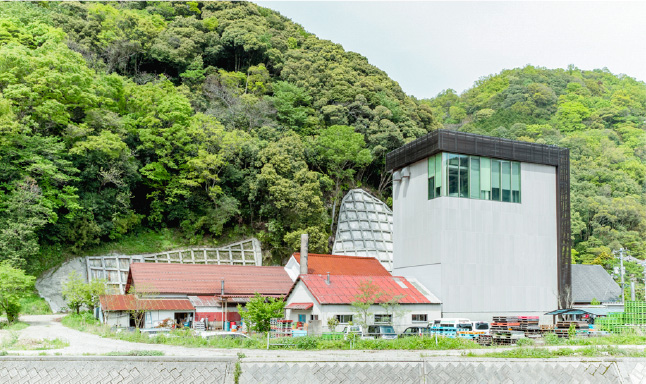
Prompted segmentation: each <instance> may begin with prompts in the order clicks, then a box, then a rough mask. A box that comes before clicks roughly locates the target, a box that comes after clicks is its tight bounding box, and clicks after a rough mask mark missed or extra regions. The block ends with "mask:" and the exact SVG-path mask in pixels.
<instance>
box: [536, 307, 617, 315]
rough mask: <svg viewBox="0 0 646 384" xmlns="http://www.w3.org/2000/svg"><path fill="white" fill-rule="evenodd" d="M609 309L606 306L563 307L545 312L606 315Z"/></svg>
mask: <svg viewBox="0 0 646 384" xmlns="http://www.w3.org/2000/svg"><path fill="white" fill-rule="evenodd" d="M608 313H610V311H609V310H608V308H565V309H557V310H555V311H552V312H547V313H546V315H550V316H556V315H593V316H608Z"/></svg>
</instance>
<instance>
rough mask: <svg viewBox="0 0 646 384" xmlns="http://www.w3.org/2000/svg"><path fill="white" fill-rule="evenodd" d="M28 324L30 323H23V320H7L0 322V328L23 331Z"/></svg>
mask: <svg viewBox="0 0 646 384" xmlns="http://www.w3.org/2000/svg"><path fill="white" fill-rule="evenodd" d="M28 326H29V324H27V323H23V322H22V321H16V322H13V323H7V322H6V321H2V322H0V329H1V330H3V331H22V330H23V329H25V328H27V327H28Z"/></svg>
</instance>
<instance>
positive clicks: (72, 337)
mask: <svg viewBox="0 0 646 384" xmlns="http://www.w3.org/2000/svg"><path fill="white" fill-rule="evenodd" d="M63 316H64V315H60V314H59V315H38V316H35V315H34V316H21V317H20V320H21V321H24V322H26V323H28V324H29V327H27V328H25V329H23V330H22V331H19V340H23V339H54V338H59V339H61V340H63V341H66V342H68V343H69V346H68V347H65V348H61V349H50V350H47V351H45V352H46V353H47V354H48V355H54V354H60V355H66V356H81V355H102V354H105V353H108V352H127V351H132V350H156V351H162V352H164V355H165V356H185V357H234V358H235V357H237V354H238V353H239V352H240V353H244V354H245V356H246V357H248V358H251V359H255V360H268V361H269V360H275V359H276V358H280V359H286V360H291V361H312V360H317V359H334V360H353V361H415V360H420V359H422V358H425V357H434V356H438V357H439V356H462V355H464V354H466V353H468V352H472V353H474V354H481V353H487V352H494V351H503V350H506V349H510V348H486V349H473V350H445V351H431V350H422V351H419V350H418V351H402V350H397V351H393V350H389V351H357V350H352V351H345V350H326V351H291V350H275V349H273V350H264V349H218V348H188V347H180V346H174V345H164V344H144V343H132V342H129V341H122V340H114V339H108V338H103V337H100V336H97V335H93V334H90V333H85V332H80V331H76V330H74V329H70V328H67V327H65V326H63V325H62V324H61V323H60V319H61V318H62V317H63ZM7 333H8V332H7V331H0V337H3V336H5V337H6V335H7ZM644 347H645V346H643V345H635V346H622V348H638V349H641V350H644ZM512 348H514V347H512ZM548 348H558V347H548ZM569 348H578V347H569ZM8 351H9V352H11V354H18V355H38V354H40V353H42V352H43V351H23V350H11V349H9V350H8Z"/></svg>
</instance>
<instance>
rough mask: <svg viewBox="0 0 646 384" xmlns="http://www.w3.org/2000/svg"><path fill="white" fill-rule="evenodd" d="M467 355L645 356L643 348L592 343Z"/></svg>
mask: <svg viewBox="0 0 646 384" xmlns="http://www.w3.org/2000/svg"><path fill="white" fill-rule="evenodd" d="M466 356H468V357H498V358H504V359H529V358H536V359H549V358H555V357H608V356H613V357H646V351H645V350H644V349H628V348H619V347H617V346H610V345H592V346H587V347H583V348H577V349H572V348H558V349H548V348H542V347H518V348H514V349H509V350H506V351H500V352H489V353H484V354H475V353H472V352H470V353H468V354H466Z"/></svg>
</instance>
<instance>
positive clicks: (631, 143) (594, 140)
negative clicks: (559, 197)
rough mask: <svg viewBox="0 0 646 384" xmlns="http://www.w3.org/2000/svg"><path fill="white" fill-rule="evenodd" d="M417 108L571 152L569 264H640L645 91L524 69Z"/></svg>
mask: <svg viewBox="0 0 646 384" xmlns="http://www.w3.org/2000/svg"><path fill="white" fill-rule="evenodd" d="M423 102H424V103H426V104H428V105H429V106H430V107H431V109H432V110H433V115H434V116H436V117H437V118H438V119H440V121H441V122H442V124H443V125H444V126H445V127H447V128H451V129H457V130H460V131H464V132H473V133H478V134H484V135H491V136H497V137H504V138H508V139H514V140H522V141H528V142H537V143H543V144H551V145H559V146H562V147H567V148H569V149H570V161H571V183H572V184H571V209H572V235H573V245H574V247H573V252H572V259H573V262H576V263H587V264H600V265H604V266H606V267H611V266H613V265H614V264H615V263H616V261H615V260H614V258H613V255H612V250H617V249H619V248H621V247H624V248H627V249H628V250H629V253H630V254H631V255H632V256H634V257H637V258H639V259H642V260H643V259H644V258H645V257H646V132H645V131H644V128H645V122H646V84H644V83H643V82H639V81H636V80H635V79H633V78H630V77H628V76H623V75H621V76H616V75H613V74H612V73H610V72H609V71H608V70H605V69H603V70H594V71H583V70H579V69H578V68H576V67H574V66H570V67H568V68H567V69H555V70H548V69H544V68H536V67H532V66H527V67H525V68H520V69H512V70H506V71H503V72H501V73H500V74H496V75H492V76H489V77H485V78H482V79H480V80H479V81H477V82H476V84H475V86H474V87H473V88H471V89H469V90H467V91H466V92H464V93H463V94H462V95H457V94H456V93H455V92H454V91H453V90H450V89H449V90H447V91H444V92H442V93H441V94H439V95H438V96H437V97H436V98H434V99H432V100H424V101H423ZM627 269H628V273H629V274H630V275H632V276H633V277H635V278H640V279H641V278H643V275H642V269H641V267H639V266H637V265H636V264H628V268H627Z"/></svg>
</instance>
